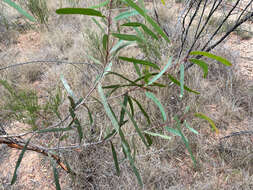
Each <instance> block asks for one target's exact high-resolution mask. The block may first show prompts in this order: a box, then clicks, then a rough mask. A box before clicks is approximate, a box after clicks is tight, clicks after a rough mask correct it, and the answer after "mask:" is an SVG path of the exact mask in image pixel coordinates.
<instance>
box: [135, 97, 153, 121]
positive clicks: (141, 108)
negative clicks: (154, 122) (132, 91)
mask: <svg viewBox="0 0 253 190" xmlns="http://www.w3.org/2000/svg"><path fill="white" fill-rule="evenodd" d="M131 99H133V101H135V103H136V104H137V105H138V107H139V109H140V110H141V112H142V113H143V115H144V116H145V117H146V119H147V122H148V124H149V125H150V124H151V121H150V119H149V116H148V114H147V112H146V111H145V110H144V109H143V107H142V105H141V104H140V102H138V101H137V100H136V99H134V98H133V97H131Z"/></svg>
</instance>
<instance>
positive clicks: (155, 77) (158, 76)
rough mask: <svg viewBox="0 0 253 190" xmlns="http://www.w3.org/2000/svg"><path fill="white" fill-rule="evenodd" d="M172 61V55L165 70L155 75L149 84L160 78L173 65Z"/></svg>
mask: <svg viewBox="0 0 253 190" xmlns="http://www.w3.org/2000/svg"><path fill="white" fill-rule="evenodd" d="M171 62H172V57H170V59H169V61H168V63H167V64H166V65H165V67H164V68H163V70H161V72H160V73H158V74H157V75H156V76H154V77H153V78H152V79H151V80H150V81H149V83H148V85H151V84H152V83H153V82H155V81H156V80H158V79H159V78H160V77H161V76H162V75H163V74H164V73H165V72H166V70H167V69H168V68H169V67H170V66H171Z"/></svg>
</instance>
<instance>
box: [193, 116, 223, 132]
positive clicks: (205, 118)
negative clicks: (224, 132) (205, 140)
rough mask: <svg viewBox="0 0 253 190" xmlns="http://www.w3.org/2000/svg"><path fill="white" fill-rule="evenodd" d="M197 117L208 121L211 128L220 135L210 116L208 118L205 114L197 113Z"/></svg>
mask: <svg viewBox="0 0 253 190" xmlns="http://www.w3.org/2000/svg"><path fill="white" fill-rule="evenodd" d="M195 116H196V117H199V118H201V119H204V120H206V121H208V123H209V124H210V125H211V127H212V128H213V130H214V131H215V132H216V133H217V134H218V133H219V130H218V128H217V127H216V125H215V123H214V121H213V120H212V119H210V118H209V117H208V116H206V115H205V114H203V113H195Z"/></svg>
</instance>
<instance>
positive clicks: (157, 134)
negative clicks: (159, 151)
mask: <svg viewBox="0 0 253 190" xmlns="http://www.w3.org/2000/svg"><path fill="white" fill-rule="evenodd" d="M144 133H146V134H149V135H152V136H155V137H161V138H163V139H167V140H170V139H171V137H169V136H167V135H163V134H159V133H153V132H150V131H144Z"/></svg>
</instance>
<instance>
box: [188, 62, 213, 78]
mask: <svg viewBox="0 0 253 190" xmlns="http://www.w3.org/2000/svg"><path fill="white" fill-rule="evenodd" d="M189 61H190V62H192V63H194V64H196V65H198V66H200V67H201V69H202V70H203V72H204V75H203V77H204V78H206V76H207V74H208V65H207V64H206V62H204V61H202V60H199V59H189Z"/></svg>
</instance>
